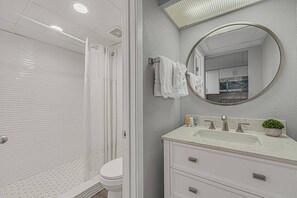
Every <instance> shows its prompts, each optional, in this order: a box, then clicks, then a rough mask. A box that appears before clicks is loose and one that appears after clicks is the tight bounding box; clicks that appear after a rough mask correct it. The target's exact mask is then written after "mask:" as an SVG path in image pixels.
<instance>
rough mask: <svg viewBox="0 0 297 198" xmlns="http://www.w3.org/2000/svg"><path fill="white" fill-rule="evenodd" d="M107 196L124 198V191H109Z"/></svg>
mask: <svg viewBox="0 0 297 198" xmlns="http://www.w3.org/2000/svg"><path fill="white" fill-rule="evenodd" d="M107 198H122V191H120V192H112V191H108V194H107Z"/></svg>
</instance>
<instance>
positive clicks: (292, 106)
mask: <svg viewBox="0 0 297 198" xmlns="http://www.w3.org/2000/svg"><path fill="white" fill-rule="evenodd" d="M238 21H249V22H256V23H259V24H262V25H264V26H266V27H268V28H270V29H271V30H272V31H274V32H275V33H276V35H278V36H279V38H280V40H281V42H282V44H283V46H284V50H285V57H284V58H285V65H284V69H283V70H282V72H281V75H280V77H279V79H278V80H277V82H276V83H275V84H274V86H273V87H272V88H271V89H270V90H269V91H268V92H266V93H265V94H264V95H262V96H261V97H259V98H258V99H255V100H253V101H251V102H249V103H245V104H242V105H237V106H231V107H223V106H216V105H212V104H209V103H206V102H204V101H202V100H200V99H198V98H196V97H195V96H194V95H193V94H190V96H189V97H186V98H183V99H181V107H180V108H181V121H182V120H183V119H184V116H185V114H199V115H212V116H219V115H221V114H227V115H229V116H234V117H249V118H270V117H274V118H278V119H284V120H286V121H287V127H288V128H287V129H288V134H289V135H290V136H291V137H292V138H294V139H296V140H297V122H296V121H297V88H296V85H297V77H296V76H297V67H296V64H297V61H296V60H297V59H296V58H297V57H296V34H297V30H296V29H297V26H296V1H295V0H284V1H279V0H266V1H263V2H262V3H259V4H255V5H253V6H250V7H247V8H245V9H242V10H239V11H236V12H233V13H230V14H227V15H224V16H221V17H218V18H215V19H213V20H210V21H207V22H204V23H201V24H198V25H196V26H193V27H191V28H188V29H185V30H182V31H181V32H180V58H181V61H183V62H185V61H186V58H187V55H188V53H189V51H190V50H191V48H192V46H193V44H194V43H196V42H197V40H198V39H199V38H200V37H201V36H203V35H204V34H206V33H207V32H208V31H210V30H212V29H214V28H216V27H218V26H220V25H223V24H226V23H231V22H238Z"/></svg>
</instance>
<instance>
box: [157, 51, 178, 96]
mask: <svg viewBox="0 0 297 198" xmlns="http://www.w3.org/2000/svg"><path fill="white" fill-rule="evenodd" d="M174 65H175V63H174V61H172V60H170V59H168V58H166V57H164V56H160V64H159V74H160V84H161V94H162V96H163V97H164V98H168V97H170V98H179V96H178V95H177V94H176V91H175V89H174V87H173V83H172V79H173V67H174Z"/></svg>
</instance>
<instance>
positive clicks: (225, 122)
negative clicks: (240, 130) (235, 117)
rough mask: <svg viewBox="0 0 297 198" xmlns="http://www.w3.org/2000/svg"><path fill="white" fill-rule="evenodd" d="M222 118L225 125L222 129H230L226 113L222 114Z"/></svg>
mask: <svg viewBox="0 0 297 198" xmlns="http://www.w3.org/2000/svg"><path fill="white" fill-rule="evenodd" d="M221 120H223V126H222V131H229V127H228V118H227V116H226V115H222V116H221Z"/></svg>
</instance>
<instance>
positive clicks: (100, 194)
mask: <svg viewBox="0 0 297 198" xmlns="http://www.w3.org/2000/svg"><path fill="white" fill-rule="evenodd" d="M92 198H107V190H105V189H104V190H101V191H100V192H98V193H97V194H96V195H94V196H93V197H92Z"/></svg>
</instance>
